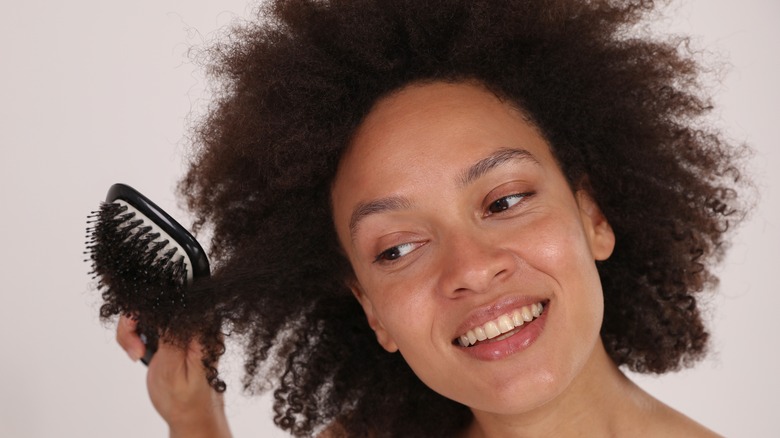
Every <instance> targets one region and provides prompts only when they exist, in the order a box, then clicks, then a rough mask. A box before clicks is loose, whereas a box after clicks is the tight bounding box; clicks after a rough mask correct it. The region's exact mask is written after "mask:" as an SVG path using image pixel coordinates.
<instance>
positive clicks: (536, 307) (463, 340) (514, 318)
mask: <svg viewBox="0 0 780 438" xmlns="http://www.w3.org/2000/svg"><path fill="white" fill-rule="evenodd" d="M543 310H544V307H543V306H542V303H534V304H531V305H530V306H523V307H522V308H520V309H516V310H514V311H513V312H512V313H507V314H505V315H501V316H499V317H498V318H496V319H494V320H492V321H488V322H486V323H485V324H484V325H482V326H479V327H474V328H472V329H471V330H469V331H467V332H466V333H464V334H463V335H461V336H460V337H459V338H458V343H459V344H460V345H461V346H463V347H468V346H470V345H474V344H476V343H477V342H478V341H484V340H486V339H493V338H496V337H498V336H500V335H502V334H505V333H508V332H511V331H512V330H514V329H515V328H517V327H520V326H522V325H523V324H525V323H526V322H531V321H533V320H534V318H538V317H539V315H541V314H542V311H543ZM504 337H506V336H504Z"/></svg>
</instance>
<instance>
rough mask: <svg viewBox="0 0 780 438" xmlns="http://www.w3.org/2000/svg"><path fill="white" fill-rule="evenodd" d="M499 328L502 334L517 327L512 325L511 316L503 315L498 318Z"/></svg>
mask: <svg viewBox="0 0 780 438" xmlns="http://www.w3.org/2000/svg"><path fill="white" fill-rule="evenodd" d="M498 328H499V329H500V330H501V333H506V332H511V331H512V329H513V328H515V325H514V324H512V319H511V318H510V317H509V315H501V316H500V317H499V318H498Z"/></svg>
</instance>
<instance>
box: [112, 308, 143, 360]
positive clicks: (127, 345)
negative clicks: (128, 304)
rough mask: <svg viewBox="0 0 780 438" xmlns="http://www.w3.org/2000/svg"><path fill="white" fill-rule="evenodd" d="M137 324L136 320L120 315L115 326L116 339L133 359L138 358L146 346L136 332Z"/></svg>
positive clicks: (141, 355)
mask: <svg viewBox="0 0 780 438" xmlns="http://www.w3.org/2000/svg"><path fill="white" fill-rule="evenodd" d="M137 325H138V322H136V321H135V320H133V319H132V318H128V317H127V316H125V315H122V316H120V317H119V323H118V324H117V326H116V341H117V343H118V344H119V345H120V346H121V347H122V349H124V350H125V352H126V353H127V355H128V356H130V359H132V360H133V361H137V360H139V359H140V358H142V357H143V355H144V353H146V346H145V345H144V343H143V342H142V341H141V338H140V337H138V333H136V326H137Z"/></svg>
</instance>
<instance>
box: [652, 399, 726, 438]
mask: <svg viewBox="0 0 780 438" xmlns="http://www.w3.org/2000/svg"><path fill="white" fill-rule="evenodd" d="M656 409H657V410H656V412H655V416H656V418H657V421H655V422H654V424H653V426H652V427H651V429H652V430H653V433H652V436H663V437H681V438H682V437H686V438H687V437H691V438H722V436H721V435H718V434H717V433H715V432H714V431H712V430H710V429H708V428H707V427H705V426H703V425H701V424H699V423H698V422H696V421H694V420H693V419H691V418H690V417H688V416H686V415H685V414H683V413H681V412H679V411H677V410H675V409H673V408H671V407H669V406H667V405H666V404H664V403H661V402H658V406H657V407H656Z"/></svg>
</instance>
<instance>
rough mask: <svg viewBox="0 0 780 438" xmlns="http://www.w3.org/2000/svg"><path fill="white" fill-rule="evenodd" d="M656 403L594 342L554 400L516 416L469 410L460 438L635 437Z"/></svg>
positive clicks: (600, 345) (601, 346) (600, 344)
mask: <svg viewBox="0 0 780 438" xmlns="http://www.w3.org/2000/svg"><path fill="white" fill-rule="evenodd" d="M656 404H657V401H656V400H655V399H653V398H652V397H650V396H649V395H648V394H647V393H645V392H644V391H642V390H641V389H640V388H639V387H637V386H636V385H635V384H634V383H632V382H631V381H630V380H628V378H626V377H625V376H624V375H623V373H621V372H620V370H619V369H618V368H617V366H616V365H615V364H614V363H613V362H612V360H611V359H610V358H609V356H608V355H607V353H606V351H605V350H604V346H603V344H602V343H601V342H598V343H597V345H596V347H595V349H594V351H593V354H592V355H591V357H590V359H589V360H588V362H587V363H586V365H585V367H584V368H583V369H582V371H581V372H580V373H579V374H578V376H577V377H576V378H575V380H574V381H572V383H571V385H569V386H568V388H567V389H566V390H565V391H564V392H563V393H562V394H560V395H559V396H558V397H556V398H555V399H553V400H551V401H550V402H548V403H546V404H545V405H543V406H540V407H539V408H537V409H534V410H533V411H530V412H523V413H521V414H517V415H499V414H493V413H488V412H481V411H476V410H474V421H473V423H472V424H471V426H470V427H469V429H468V430H467V432H466V434H465V436H466V437H468V438H519V437H537V436H557V437H569V436H636V435H637V434H638V433H640V432H641V430H642V424H643V423H645V422H646V421H647V418H648V414H649V413H651V412H652V411H654V410H655V408H656ZM632 431H633V432H634V433H631V432H632Z"/></svg>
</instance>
